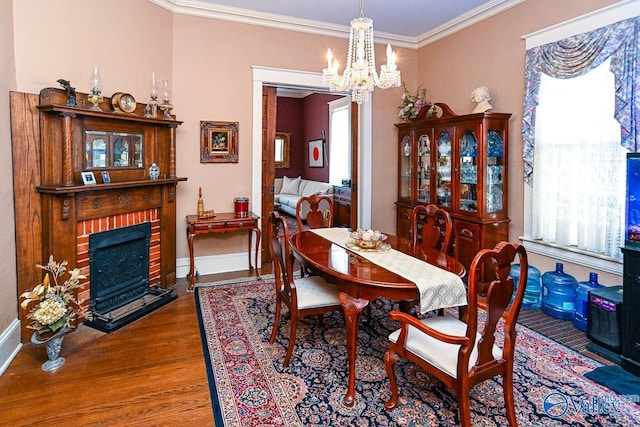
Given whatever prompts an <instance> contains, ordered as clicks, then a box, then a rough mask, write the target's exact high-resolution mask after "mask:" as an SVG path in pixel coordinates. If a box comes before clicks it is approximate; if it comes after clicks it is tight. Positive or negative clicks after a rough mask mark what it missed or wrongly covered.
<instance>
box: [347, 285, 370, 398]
mask: <svg viewBox="0 0 640 427" xmlns="http://www.w3.org/2000/svg"><path fill="white" fill-rule="evenodd" d="M340 302H341V303H342V310H343V311H344V323H345V328H346V330H347V331H346V332H347V355H348V356H349V386H348V389H347V394H346V395H345V396H344V398H343V399H342V402H343V403H344V404H345V406H349V407H351V406H353V401H354V396H355V394H356V354H357V353H356V340H357V338H358V315H359V314H360V312H361V311H362V310H363V309H364V308H365V307H366V306H367V305H368V304H369V300H366V299H364V298H354V297H352V296H351V295H349V294H346V293H344V292H340Z"/></svg>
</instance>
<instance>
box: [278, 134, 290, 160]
mask: <svg viewBox="0 0 640 427" xmlns="http://www.w3.org/2000/svg"><path fill="white" fill-rule="evenodd" d="M289 139H290V134H288V133H285V132H276V145H275V162H276V168H288V167H289V149H290V147H289Z"/></svg>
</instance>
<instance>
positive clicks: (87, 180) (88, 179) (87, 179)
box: [80, 172, 96, 185]
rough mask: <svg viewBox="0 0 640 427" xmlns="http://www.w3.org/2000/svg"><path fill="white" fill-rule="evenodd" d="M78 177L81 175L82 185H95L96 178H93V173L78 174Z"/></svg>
mask: <svg viewBox="0 0 640 427" xmlns="http://www.w3.org/2000/svg"><path fill="white" fill-rule="evenodd" d="M80 175H82V182H84V185H93V184H95V183H96V177H95V176H93V172H80Z"/></svg>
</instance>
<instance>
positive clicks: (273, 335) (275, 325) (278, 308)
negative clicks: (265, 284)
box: [269, 297, 282, 344]
mask: <svg viewBox="0 0 640 427" xmlns="http://www.w3.org/2000/svg"><path fill="white" fill-rule="evenodd" d="M281 309H282V304H281V302H280V298H279V297H277V298H276V317H275V320H274V321H273V331H271V338H269V344H273V342H274V341H275V339H276V335H278V326H280V312H281Z"/></svg>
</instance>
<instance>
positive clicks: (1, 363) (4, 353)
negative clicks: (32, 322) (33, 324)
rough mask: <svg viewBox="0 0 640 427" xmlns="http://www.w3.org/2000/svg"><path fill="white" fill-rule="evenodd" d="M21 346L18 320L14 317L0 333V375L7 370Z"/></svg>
mask: <svg viewBox="0 0 640 427" xmlns="http://www.w3.org/2000/svg"><path fill="white" fill-rule="evenodd" d="M21 348H22V343H21V342H20V320H18V319H15V320H14V321H13V322H11V324H10V325H9V327H7V329H5V330H4V331H2V334H1V335H0V376H1V375H2V374H4V371H6V370H7V368H8V367H9V365H10V364H11V362H12V361H13V359H14V358H15V357H16V356H17V354H18V352H19V351H20V349H21Z"/></svg>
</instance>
